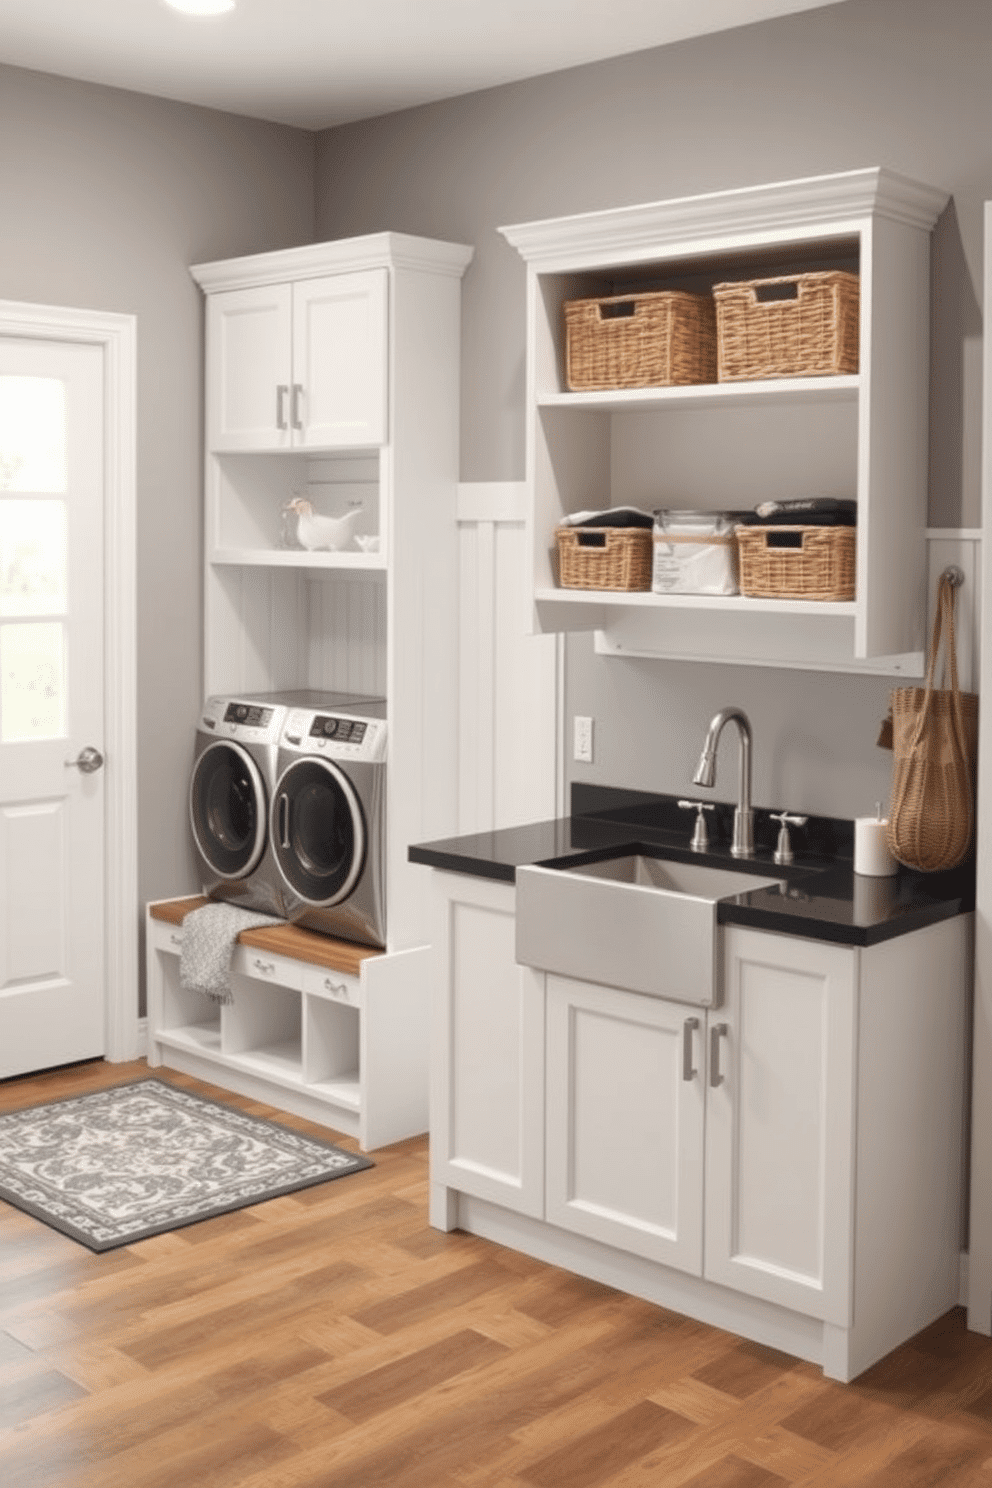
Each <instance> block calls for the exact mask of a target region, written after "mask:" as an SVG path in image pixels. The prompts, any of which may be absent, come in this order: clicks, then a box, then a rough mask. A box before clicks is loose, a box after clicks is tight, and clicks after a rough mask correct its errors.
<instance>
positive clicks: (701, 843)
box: [678, 801, 716, 852]
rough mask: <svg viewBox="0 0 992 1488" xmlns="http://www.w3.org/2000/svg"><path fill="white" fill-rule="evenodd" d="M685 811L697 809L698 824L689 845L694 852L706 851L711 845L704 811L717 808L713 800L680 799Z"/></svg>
mask: <svg viewBox="0 0 992 1488" xmlns="http://www.w3.org/2000/svg"><path fill="white" fill-rule="evenodd" d="M678 804H679V805H680V806H681V808H682V810H683V811H695V813H696V825H695V828H694V830H693V833H692V841H691V842H690V843H689V846H690V847H691V848H692V850H693V852H705V851H706V849H707V848H708V847H709V845H710V837H709V833H708V831H707V830H706V818H705V816H704V815H703V812H704V811H714V810H715V809H716V808H715V807H714V805H713V802H712V801H679V803H678Z"/></svg>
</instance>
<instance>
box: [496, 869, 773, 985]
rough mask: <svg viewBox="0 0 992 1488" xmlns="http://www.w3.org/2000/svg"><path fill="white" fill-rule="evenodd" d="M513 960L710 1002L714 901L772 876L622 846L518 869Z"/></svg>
mask: <svg viewBox="0 0 992 1488" xmlns="http://www.w3.org/2000/svg"><path fill="white" fill-rule="evenodd" d="M516 883H517V961H518V962H520V963H521V964H522V965H524V966H535V967H538V968H539V969H540V970H542V971H551V972H558V973H559V974H561V975H563V976H572V977H581V978H582V979H583V980H584V981H591V982H600V983H604V984H606V985H607V986H611V987H625V988H627V989H628V990H630V991H632V992H644V993H647V994H648V995H649V996H651V997H665V998H670V999H672V1000H673V1001H676V1002H691V1003H695V1004H697V1005H700V1006H707V1007H708V1006H710V1005H712V1004H713V1003H715V1002H716V1001H717V999H718V976H717V965H718V962H717V904H718V903H719V902H720V900H721V899H728V898H732V897H733V896H735V895H737V894H746V893H749V892H751V891H752V890H754V889H765V888H771V887H774V886H776V885H778V884H780V883H781V880H780V879H777V878H768V877H763V876H761V875H760V874H756V873H745V872H741V871H739V870H737V869H733V868H714V867H710V866H709V865H708V864H705V863H677V862H671V861H670V860H668V859H666V858H654V857H649V856H647V855H646V854H644V853H627V854H624V855H622V856H619V857H615V858H607V859H605V860H604V861H602V862H598V863H584V864H582V865H581V866H576V867H573V868H537V867H522V868H518V869H517V875H516Z"/></svg>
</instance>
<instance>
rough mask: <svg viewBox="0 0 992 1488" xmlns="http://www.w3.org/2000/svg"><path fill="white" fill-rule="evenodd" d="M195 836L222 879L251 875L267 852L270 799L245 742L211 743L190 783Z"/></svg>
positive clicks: (217, 741) (205, 858)
mask: <svg viewBox="0 0 992 1488" xmlns="http://www.w3.org/2000/svg"><path fill="white" fill-rule="evenodd" d="M189 815H190V822H191V824H192V827H193V837H194V839H195V841H196V845H197V847H198V848H199V851H200V856H201V857H202V858H203V860H204V862H205V863H206V864H207V865H208V866H209V867H210V868H211V870H212V871H213V872H214V873H216V874H217V876H218V877H219V878H226V879H240V878H246V877H247V876H248V874H249V873H252V872H254V870H255V869H256V868H257V867H258V865H259V863H260V862H261V860H262V856H263V854H264V852H265V840H266V824H267V819H268V800H267V798H266V794H265V783H264V781H263V780H262V777H261V774H260V773H259V770H258V766H257V765H256V764H255V761H254V760H253V759H252V757H251V755H250V754H248V752H247V751H246V750H244V749H242V747H241V745H240V744H235V743H234V742H233V741H231V740H228V739H218V740H216V741H215V742H213V743H211V744H208V745H207V747H206V749H205V750H204V751H203V753H202V754H201V755H200V757H199V759H198V760H197V762H196V764H195V766H194V768H193V778H192V780H191V781H190V787H189Z"/></svg>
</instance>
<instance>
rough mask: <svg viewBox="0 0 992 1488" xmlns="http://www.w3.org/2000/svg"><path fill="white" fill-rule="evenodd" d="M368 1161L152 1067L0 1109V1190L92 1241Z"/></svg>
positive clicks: (172, 1224)
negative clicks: (123, 1081) (96, 1086)
mask: <svg viewBox="0 0 992 1488" xmlns="http://www.w3.org/2000/svg"><path fill="white" fill-rule="evenodd" d="M373 1166H374V1164H373V1163H372V1162H371V1161H370V1160H369V1159H368V1158H367V1157H361V1156H358V1155H356V1154H355V1153H352V1152H345V1151H344V1150H343V1149H342V1148H340V1147H335V1146H334V1144H333V1143H331V1142H324V1141H321V1140H320V1139H318V1138H316V1137H308V1136H303V1135H301V1134H300V1133H299V1132H295V1131H291V1130H290V1129H289V1128H288V1127H285V1126H279V1125H278V1124H277V1123H276V1122H274V1121H267V1120H265V1119H264V1118H263V1117H261V1116H247V1115H245V1114H244V1112H242V1111H236V1110H234V1109H233V1108H232V1107H230V1106H224V1105H221V1104H220V1102H219V1101H214V1100H210V1099H209V1098H207V1097H206V1096H202V1095H194V1094H192V1093H191V1092H190V1091H188V1090H181V1089H179V1088H178V1087H177V1086H174V1085H168V1084H166V1083H165V1081H164V1080H156V1079H154V1078H152V1079H141V1080H134V1081H131V1082H130V1083H129V1084H127V1085H116V1086H113V1087H111V1088H110V1089H108V1090H96V1091H92V1092H91V1093H89V1094H87V1095H77V1096H69V1097H67V1098H65V1099H62V1100H57V1101H52V1102H50V1103H49V1104H47V1105H43V1106H31V1107H29V1108H28V1109H27V1110H23V1111H9V1112H6V1113H4V1114H3V1115H0V1199H5V1200H6V1201H7V1203H8V1204H13V1205H14V1206H15V1207H16V1208H18V1209H23V1210H24V1211H25V1212H26V1213H27V1214H32V1215H34V1217H35V1218H36V1219H40V1220H43V1221H44V1223H45V1224H47V1225H51V1227H52V1229H55V1230H60V1231H61V1232H62V1234H63V1235H68V1236H69V1237H70V1238H71V1239H73V1240H78V1241H79V1242H80V1243H81V1244H82V1245H86V1246H88V1247H89V1249H90V1250H95V1251H103V1250H113V1249H114V1248H115V1247H116V1246H119V1245H133V1244H134V1242H135V1241H136V1240H147V1239H148V1237H149V1236H150V1235H161V1234H164V1233H165V1232H166V1231H167V1230H176V1229H180V1228H181V1227H182V1226H183V1225H190V1224H196V1223H197V1222H198V1221H199V1220H201V1219H212V1218H213V1217H214V1216H215V1215H217V1214H227V1213H229V1212H230V1211H231V1210H232V1209H244V1208H246V1207H247V1206H248V1205H249V1204H260V1203H262V1202H263V1201H264V1200H265V1199H274V1198H278V1197H279V1196H280V1195H282V1194H288V1193H293V1192H295V1191H296V1190H297V1189H301V1188H310V1187H312V1186H313V1185H314V1184H316V1183H327V1182H328V1181H329V1180H330V1179H332V1178H343V1177H344V1176H345V1174H347V1173H356V1172H358V1171H359V1170H360V1169H362V1168H371V1167H373Z"/></svg>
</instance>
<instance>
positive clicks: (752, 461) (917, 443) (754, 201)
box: [502, 169, 947, 672]
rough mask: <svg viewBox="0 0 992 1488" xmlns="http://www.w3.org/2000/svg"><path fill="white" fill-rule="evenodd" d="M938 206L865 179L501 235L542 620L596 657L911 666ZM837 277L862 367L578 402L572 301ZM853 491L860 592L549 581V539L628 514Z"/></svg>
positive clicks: (875, 178)
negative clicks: (507, 256)
mask: <svg viewBox="0 0 992 1488" xmlns="http://www.w3.org/2000/svg"><path fill="white" fill-rule="evenodd" d="M946 202H947V194H946V193H945V192H943V191H939V190H935V189H933V188H931V187H928V186H923V185H920V184H919V183H917V182H914V181H909V180H906V179H905V178H903V177H901V176H897V175H895V174H893V173H892V172H890V171H887V170H883V169H868V170H859V171H852V172H847V173H844V174H840V175H834V176H822V177H817V178H813V179H809V180H800V181H790V182H784V183H779V184H776V185H771V186H763V187H754V188H747V189H744V190H738V191H727V192H720V193H716V194H713V195H706V196H697V197H688V198H684V199H681V200H675V201H667V202H655V203H650V204H647V205H642V206H634V207H624V208H618V209H616V210H611V211H605V212H594V213H588V214H584V215H582V216H575V217H567V218H560V219H556V220H550V221H544V222H532V223H526V224H523V225H518V226H514V227H505V228H503V229H502V231H503V233H504V235H505V237H506V238H507V239H508V240H509V242H510V243H511V244H512V245H513V246H514V247H515V248H516V249H517V250H518V251H519V252H520V254H521V255H522V257H523V258H524V259H525V261H526V264H527V482H528V486H529V491H530V520H529V549H530V584H531V593H532V596H533V606H532V614H533V624H534V628H535V629H536V630H545V631H555V630H594V631H596V632H597V636H596V645H597V649H598V650H599V651H601V652H604V653H606V654H612V655H627V656H632V655H633V656H637V655H642V656H670V657H679V658H683V659H692V660H725V661H740V662H747V663H752V664H767V665H779V666H794V667H806V668H813V669H817V668H825V669H861V670H869V671H878V672H900V671H905V672H913V671H920V670H922V652H923V648H924V640H925V638H924V626H925V613H926V605H925V599H926V589H925V580H926V574H925V556H926V555H925V529H926V513H927V463H928V449H927V437H928V421H929V379H930V354H929V347H930V234H931V231H932V229H933V226H934V223H935V222H936V220H937V218H938V216H939V215H940V213H941V211H942V210H943V208H944V206H945V204H946ZM826 269H840V270H846V271H847V272H853V273H855V274H857V275H858V276H859V279H860V309H859V342H860V361H859V366H858V370H857V371H856V372H854V373H846V374H842V375H838V376H828V377H822V376H810V377H783V378H771V379H766V380H762V381H753V382H738V381H734V382H726V381H725V382H711V383H705V384H701V385H695V386H688V387H679V386H674V387H654V388H633V389H621V390H615V391H597V392H573V391H570V390H569V388H568V385H567V381H566V376H565V330H564V314H563V306H564V304H565V303H566V302H567V301H570V300H574V299H581V298H587V297H588V298H600V297H606V296H609V295H614V294H622V295H631V294H633V293H634V292H636V291H637V290H638V289H640V290H656V289H683V290H691V291H693V292H695V293H704V294H707V293H709V291H710V290H711V289H712V286H713V285H714V284H717V283H722V282H726V281H730V280H748V279H760V278H772V277H775V276H776V275H782V274H797V273H806V272H811V271H817V270H826ZM823 496H828V497H840V498H844V499H855V500H856V501H857V558H856V589H855V596H854V598H853V599H851V600H837V601H833V600H826V601H823V600H816V599H777V598H751V597H746V596H741V595H733V596H704V595H694V594H688V595H684V594H654V593H651V592H634V593H630V592H621V591H611V590H603V589H585V590H580V589H574V588H560V587H558V584H557V571H556V554H555V538H554V533H555V528H556V527H557V526H558V525H559V523H560V522H561V520H562V518H563V517H565V516H567V515H568V514H569V513H572V512H577V511H583V510H599V509H601V508H604V507H608V506H622V505H628V504H629V505H635V506H639V507H641V508H643V509H645V510H648V511H650V510H653V509H656V508H659V507H674V508H679V509H686V508H688V509H695V510H706V511H725V510H730V511H737V510H746V509H749V508H753V507H754V506H755V505H756V504H757V503H758V502H759V501H763V500H768V499H776V500H789V499H793V498H797V497H823Z"/></svg>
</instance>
